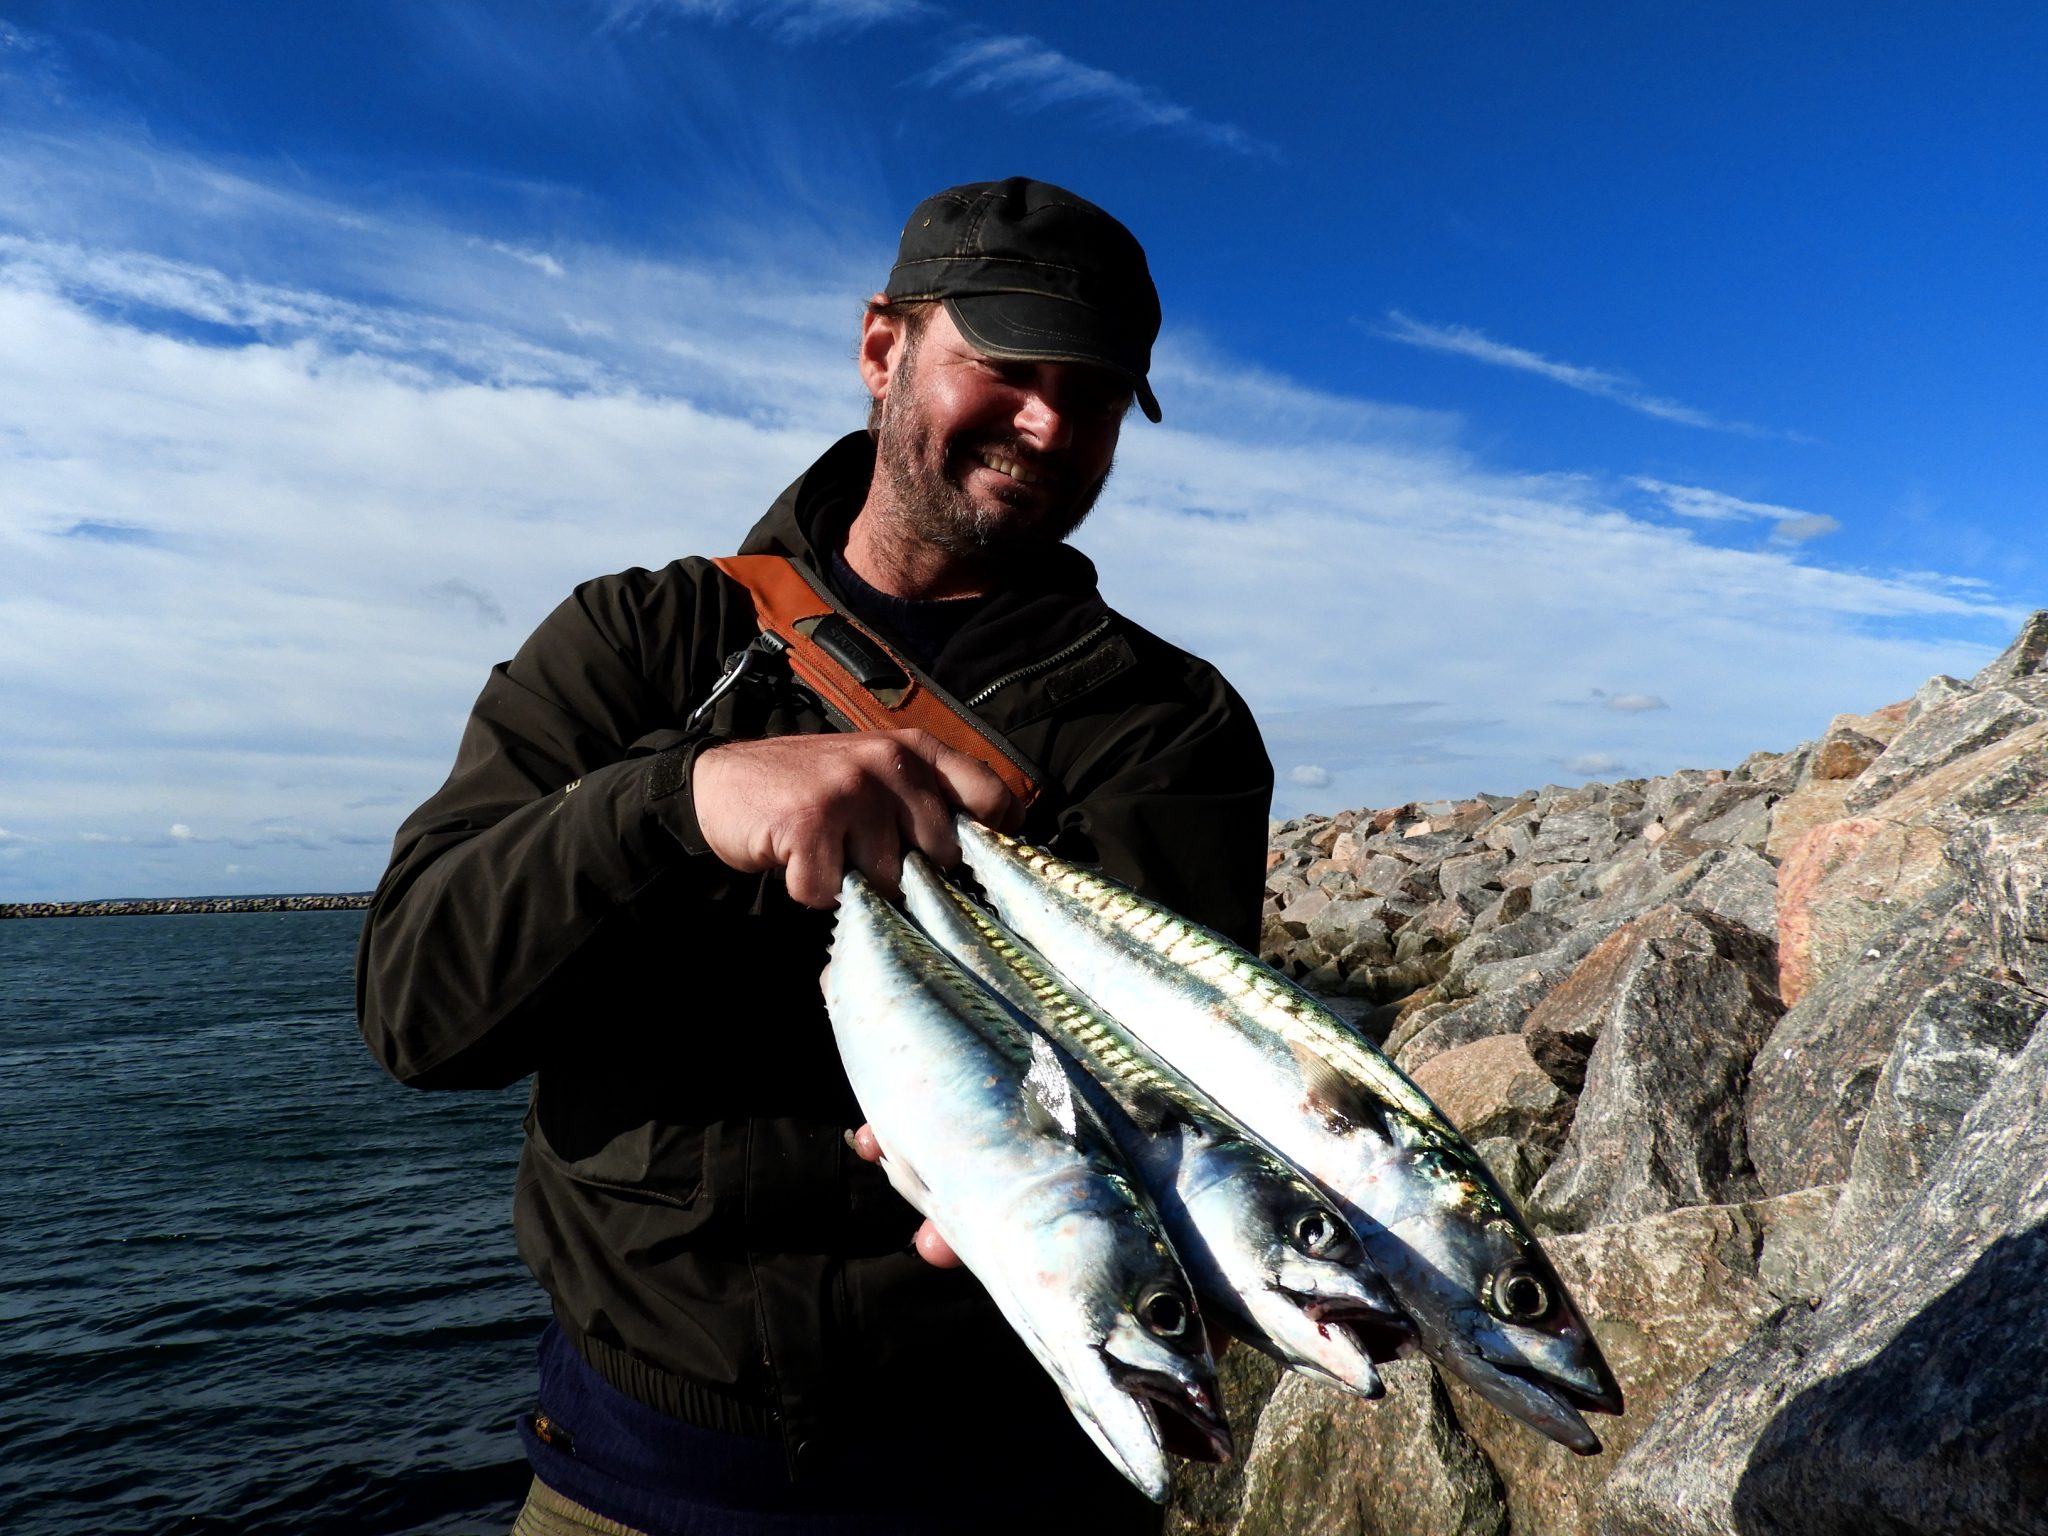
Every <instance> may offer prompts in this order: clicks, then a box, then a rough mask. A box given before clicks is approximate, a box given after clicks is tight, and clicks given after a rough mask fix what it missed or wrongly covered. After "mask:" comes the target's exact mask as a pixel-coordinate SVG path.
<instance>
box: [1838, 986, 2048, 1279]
mask: <svg viewBox="0 0 2048 1536" xmlns="http://www.w3.org/2000/svg"><path fill="white" fill-rule="evenodd" d="M2044 1006H2048V998H2043V997H2041V996H2039V995H2038V994H2036V993H2033V992H2029V991H2028V990H2027V989H2026V988H2025V987H2022V986H2019V985H2017V984H2015V983H2013V982H2010V981H2000V980H1994V979H1992V978H1990V977H1987V976H1980V975H1977V974H1975V973H1974V972H1970V971H1965V972H1963V973H1962V974H1960V975H1957V976H1953V977H1951V978H1950V979H1948V980H1947V981H1943V982H1939V983H1937V984H1936V985H1935V986H1933V987H1931V988H1929V989H1928V990H1927V991H1926V992H1925V993H1923V994H1921V995H1920V996H1919V997H1918V998H1917V999H1915V1000H1914V1003H1913V1011H1912V1012H1911V1013H1909V1014H1908V1015H1907V1016H1906V1019H1905V1022H1904V1023H1903V1024H1901V1025H1900V1026H1899V1032H1898V1036H1897V1038H1896V1039H1894V1040H1893V1042H1892V1051H1891V1055H1890V1057H1889V1058H1887V1060H1886V1062H1885V1065H1884V1070H1883V1071H1882V1072H1881V1073H1880V1074H1879V1076H1878V1080H1877V1087H1876V1089H1875V1091H1874V1093H1873V1094H1872V1096H1871V1101H1870V1108H1869V1111H1868V1113H1867V1114H1866V1115H1865V1117H1864V1121H1863V1128H1862V1129H1861V1130H1860V1131H1859V1132H1858V1133H1857V1136H1856V1151H1855V1155H1854V1156H1853V1157H1852V1159H1851V1160H1850V1164H1849V1182H1848V1184H1847V1185H1846V1186H1845V1187H1844V1188H1843V1191H1842V1199H1841V1203H1840V1204H1839V1205H1837V1206H1836V1208H1835V1218H1834V1225H1833V1228H1832V1230H1831V1232H1830V1234H1829V1235H1830V1238H1831V1240H1832V1241H1833V1242H1834V1244H1835V1246H1836V1248H1837V1249H1838V1250H1839V1251H1840V1252H1842V1253H1844V1254H1849V1253H1853V1252H1855V1251H1856V1250H1857V1249H1859V1248H1861V1247H1862V1246H1863V1245H1864V1244H1865V1243H1867V1242H1869V1241H1870V1240H1871V1239H1872V1238H1873V1237H1874V1236H1875V1235H1876V1233H1877V1231H1878V1230H1879V1229H1880V1228H1881V1227H1882V1226H1883V1225H1884V1224H1885V1223H1886V1222H1888V1221H1889V1220H1890V1219H1891V1218H1892V1217H1893V1216H1894V1215H1895V1214H1896V1213H1897V1212H1898V1210H1899V1208H1900V1207H1901V1206H1903V1205H1904V1204H1905V1203H1906V1202H1907V1200H1909V1199H1910V1198H1911V1197H1912V1195H1913V1192H1914V1191H1915V1190H1916V1189H1918V1188H1919V1187H1920V1184H1921V1182H1922V1181H1923V1180H1924V1179H1925V1178H1926V1177H1927V1175H1928V1172H1929V1171H1930V1170H1931V1169H1932V1168H1933V1166H1934V1164H1935V1162H1936V1161H1937V1159H1939V1157H1940V1156H1941V1154H1942V1153H1943V1152H1945V1151H1946V1150H1947V1149H1948V1144H1949V1142H1950V1140H1951V1139H1952V1138H1953V1137H1954V1135H1955V1131H1956V1127H1957V1126H1959V1125H1960V1124H1962V1121H1963V1117H1964V1116H1965V1115H1967V1114H1968V1113H1969V1112H1970V1110H1971V1109H1972V1108H1974V1107H1975V1105H1976V1103H1977V1100H1978V1099H1979V1098H1981V1097H1983V1094H1984V1090H1985V1089H1986V1088H1987V1087H1989V1086H1990V1084H1991V1082H1992V1080H1993V1079H1994V1078H1995V1077H1996V1076H1997V1075H1998V1072H1999V1069H2000V1068H2002V1067H2003V1066H2004V1065H2005V1064H2006V1062H2008V1061H2009V1060H2011V1058H2012V1057H2014V1056H2016V1055H2018V1054H2019V1052H2020V1049H2021V1048H2022V1047H2023V1046H2025V1044H2026V1043H2027V1039H2028V1037H2029V1036H2030V1035H2032V1034H2033V1032H2034V1024H2035V1021H2036V1020H2038V1019H2039V1018H2040V1016H2041V1011H2042V1009H2043V1007H2044Z"/></svg>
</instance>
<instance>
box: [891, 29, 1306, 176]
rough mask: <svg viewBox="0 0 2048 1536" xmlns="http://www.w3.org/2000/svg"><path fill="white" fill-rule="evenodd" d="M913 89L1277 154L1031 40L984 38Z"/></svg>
mask: <svg viewBox="0 0 2048 1536" xmlns="http://www.w3.org/2000/svg"><path fill="white" fill-rule="evenodd" d="M914 83H915V84H918V85H924V86H932V87H942V88H944V89H947V90H950V91H952V92H954V93H955V94H956V95H960V96H995V97H997V98H998V99H999V100H1001V101H1002V103H1003V104H1004V105H1005V106H1009V107H1011V108H1013V109H1016V110H1022V111H1049V110H1053V109H1056V108H1064V107H1073V106H1085V107H1093V108H1095V109H1096V110H1097V111H1099V112H1100V113H1101V114H1102V116H1103V118H1104V119H1105V120H1106V121H1108V122H1110V123H1114V124H1117V125H1119V126H1127V127H1136V128H1157V129H1163V130H1165V131H1167V132H1170V133H1177V134H1181V135H1183V136H1185V137H1189V138H1195V139H1200V140H1202V141H1203V142H1205V143H1209V144H1213V145H1216V146H1217V147H1219V148H1222V149H1227V150H1230V151H1232V152H1233V153H1235V154H1240V155H1266V156H1277V154H1278V151H1277V150H1275V149H1274V147H1273V146H1272V145H1270V144H1268V143H1266V142H1265V141H1264V140H1261V139H1257V138H1254V137H1252V135H1250V134H1248V133H1246V132H1245V131H1244V130H1243V129H1242V128H1238V127H1235V126H1233V125H1232V124H1230V123H1218V122H1211V121H1209V120H1208V119H1206V118H1201V117H1197V116H1196V115H1195V114H1194V112H1192V111H1191V110H1189V109H1188V108H1187V107H1184V106H1181V105H1180V104H1179V103H1177V102H1173V101H1169V100H1167V99H1166V98H1165V97H1163V96H1161V95H1160V94H1159V93H1158V92H1156V91H1154V90H1152V89H1150V88H1149V87H1146V86H1143V85H1140V84H1138V83H1137V82H1136V81H1134V80H1128V79H1126V78H1124V77H1123V76H1122V75H1116V74H1112V73H1110V72H1109V71H1108V70H1106V69H1097V68H1096V67H1095V66H1094V65H1092V64H1083V63H1081V62H1080V61H1079V60H1077V59H1072V58H1069V57H1068V56H1067V55H1066V54H1064V53H1061V52H1060V51H1059V50H1058V49H1056V48H1050V47H1047V46H1046V45H1045V44H1044V43H1042V42H1040V41H1039V40H1038V39H1037V38H1035V37H1020V36H1004V37H984V38H978V39H975V40H973V41H970V42H966V43H962V44H960V45H959V46H958V47H956V48H954V49H953V50H952V51H951V52H949V53H947V54H946V55H945V56H944V57H943V58H941V59H940V60H939V62H938V63H936V64H934V65H933V66H932V67H931V68H930V69H928V70H926V71H924V72H923V73H922V74H920V75H918V76H917V77H916V78H915V81H914Z"/></svg>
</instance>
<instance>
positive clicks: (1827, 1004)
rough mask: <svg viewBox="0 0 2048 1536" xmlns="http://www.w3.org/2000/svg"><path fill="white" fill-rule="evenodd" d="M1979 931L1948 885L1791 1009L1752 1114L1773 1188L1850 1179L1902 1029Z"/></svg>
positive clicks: (1770, 1051)
mask: <svg viewBox="0 0 2048 1536" xmlns="http://www.w3.org/2000/svg"><path fill="white" fill-rule="evenodd" d="M1980 933H1981V923H1980V921H1979V919H1978V914H1977V912H1976V910H1975V909H1974V908H1973V907H1972V906H1971V905H1970V904H1969V903H1968V902H1967V901H1966V900H1965V899H1964V894H1963V889H1962V886H1961V884H1960V882H1956V883H1952V884H1950V885H1946V886H1943V887H1941V888H1939V889H1937V890H1936V891H1934V892H1933V893H1931V894H1930V895H1929V896H1928V897H1927V898H1926V899H1925V900H1924V901H1922V903H1921V904H1920V905H1919V906H1918V907H1916V908H1914V909H1912V910H1911V911H1908V912H1906V913H1904V914H1902V915H1901V916H1900V917H1899V918H1898V919H1896V920H1895V921H1894V923H1893V924H1892V926H1891V927H1890V928H1889V929H1887V930H1886V931H1885V932H1884V933H1882V934H1879V935H1877V936H1876V937H1875V938H1873V939H1872V940H1870V943H1869V947H1868V948H1867V949H1866V950H1865V951H1864V952H1863V954H1861V955H1859V956H1858V957H1857V958H1856V960H1855V961H1854V962H1853V963H1852V964H1849V965H1847V966H1844V967H1842V968H1841V969H1839V970H1837V971H1836V972H1835V973H1834V974H1833V975H1832V976H1830V977H1828V978H1827V979H1826V980H1825V981H1823V982H1822V983H1821V984H1820V985H1819V986H1818V987H1816V988H1815V989H1814V990H1813V991H1811V992H1809V993H1808V994H1807V995H1806V996H1805V997H1803V998H1801V999H1800V1000H1799V1002H1798V1003H1797V1004H1795V1005H1794V1006H1793V1007H1792V1008H1790V1009H1788V1010H1787V1011H1786V1013H1785V1016H1784V1017H1783V1018H1782V1019H1780V1020H1779V1021H1778V1023H1777V1026H1776V1027H1775V1028H1774V1029H1773V1030H1772V1031H1771V1035H1770V1038H1769V1039H1768V1040H1766V1041H1765V1042H1764V1045H1763V1048H1762V1049H1761V1050H1759V1051H1758V1052H1757V1053H1756V1059H1755V1061H1754V1063H1753V1064H1752V1066H1751V1069H1750V1077H1749V1088H1748V1092H1747V1103H1746V1109H1745V1118H1746V1120H1747V1123H1748V1128H1749V1129H1748V1146H1749V1155H1750V1159H1751V1161H1752V1162H1753V1164H1754V1165H1755V1167H1756V1170H1757V1173H1758V1175H1759V1176H1760V1177H1761V1178H1762V1179H1763V1184H1764V1188H1765V1190H1767V1191H1768V1192H1770V1193H1771V1194H1786V1193H1789V1192H1790V1191H1792V1190H1795V1189H1805V1188H1807V1187H1808V1186H1810V1185H1814V1184H1839V1183H1841V1182H1842V1181H1843V1180H1845V1179H1847V1178H1848V1177H1849V1164H1850V1160H1851V1159H1852V1158H1853V1157H1854V1155H1855V1151H1856V1138H1857V1136H1858V1135H1859V1134H1860V1133H1861V1132H1862V1129H1863V1117H1864V1115H1865V1114H1866V1113H1867V1112H1868V1110H1869V1108H1870V1098H1871V1095H1872V1093H1874V1092H1875V1091H1876V1088H1877V1080H1878V1077H1879V1075H1880V1074H1881V1073H1882V1072H1883V1071H1884V1065H1885V1062H1886V1060H1887V1059H1888V1058H1889V1057H1890V1055H1891V1052H1892V1044H1893V1042H1894V1041H1895V1040H1897V1038H1898V1034H1899V1029H1900V1027H1901V1026H1902V1025H1903V1024H1904V1023H1905V1021H1906V1018H1907V1016H1908V1015H1909V1014H1910V1013H1911V1012H1912V1011H1913V1007H1914V1004H1915V1002H1916V1001H1917V1000H1918V999H1919V998H1921V997H1923V996H1925V995H1926V994H1927V993H1928V992H1929V991H1930V990H1931V989H1933V988H1934V987H1936V986H1938V985H1940V984H1941V983H1942V982H1944V981H1946V980H1948V979H1949V978H1950V977H1952V976H1954V975H1956V974H1957V973H1958V972H1960V971H1962V970H1963V969H1964V968H1965V967H1966V966H1968V965H1969V964H1971V963H1972V956H1973V955H1974V954H1975V952H1976V951H1977V949H1978V948H1979V946H1980V943H1981V938H1980ZM1538 1059H1539V1060H1540V1059H1541V1055H1540V1053H1539V1056H1538Z"/></svg>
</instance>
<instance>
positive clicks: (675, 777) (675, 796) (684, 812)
mask: <svg viewBox="0 0 2048 1536" xmlns="http://www.w3.org/2000/svg"><path fill="white" fill-rule="evenodd" d="M726 739H727V738H725V737H723V736H711V735H704V736H692V737H689V738H687V739H686V740H684V741H681V742H679V743H678V744H677V745H675V746H672V747H668V748H665V749H664V750H662V751H660V752H657V753H655V754H654V755H653V756H652V757H650V758H649V759H648V760H647V767H646V769H645V771H644V778H643V781H642V782H643V783H644V784H645V786H646V794H647V804H648V806H649V808H650V809H651V810H652V811H653V812H654V816H655V819H656V820H657V821H659V822H660V823H661V825H662V827H663V828H664V829H665V830H666V831H667V832H668V833H669V835H670V836H672V837H673V838H675V840H676V841H677V842H678V843H680V844H681V845H682V849H683V851H684V852H685V853H689V854H706V853H709V852H710V851H711V847H710V845H709V844H708V843H706V842H705V841H704V830H703V828H702V827H700V826H699V825H698V824H697V804H696V800H695V799H694V798H693V796H692V795H691V792H690V779H691V775H692V773H693V771H694V770H695V768H696V766H697V759H698V758H699V757H700V756H702V755H703V753H704V752H705V750H706V749H707V748H710V747H716V746H720V745H722V744H723V743H724V742H725V741H726Z"/></svg>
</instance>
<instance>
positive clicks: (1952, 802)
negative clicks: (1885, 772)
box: [1867, 719, 2048, 832]
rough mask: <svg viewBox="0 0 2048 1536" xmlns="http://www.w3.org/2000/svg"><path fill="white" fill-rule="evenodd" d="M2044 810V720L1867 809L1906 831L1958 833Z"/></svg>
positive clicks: (2047, 743) (2047, 786) (2047, 771)
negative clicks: (2007, 814) (1985, 820)
mask: <svg viewBox="0 0 2048 1536" xmlns="http://www.w3.org/2000/svg"><path fill="white" fill-rule="evenodd" d="M2044 808H2048V719H2044V720H2037V721H2035V722H2034V723H2033V724H2032V725H2027V726H2022V727H2021V728H2020V729H2019V730H2017V731H2015V732H2013V733H2012V734H2011V735H2010V736H2006V737H2003V738H2001V739H2000V740H1998V741H1994V742H1992V743H1991V744H1990V745H1989V746H1986V747H1980V748H1978V749H1977V750H1976V751H1975V752H1971V753H1969V754H1967V755H1966V756H1963V757H1959V758H1957V759H1956V760H1955V761H1953V762H1950V763H1945V764H1943V765H1942V766H1941V767H1939V768H1936V769H1934V770H1932V771H1931V772H1929V773H1925V774H1922V775H1920V776H1919V777H1917V778H1915V779H1914V780H1912V782H1910V783H1908V784H1907V785H1905V786H1904V787H1903V788H1901V789H1899V790H1897V791H1895V792H1893V793H1892V794H1890V795H1888V796H1886V797H1885V798H1884V799H1882V800H1880V801H1878V802H1876V803H1875V804H1873V805H1871V806H1870V807H1869V808H1868V811H1867V814H1868V815H1871V816H1875V817H1881V818H1883V819H1884V820H1887V821H1896V822H1901V823H1905V824H1907V825H1923V826H1931V827H1939V828H1940V829H1941V830H1942V831H1943V832H1960V831H1962V830H1963V829H1964V828H1965V827H1967V826H1968V825H1969V824H1970V823H1971V822H1973V821H1976V820H1978V819H1979V818H1981V817H1985V816H1990V815H1993V814H1995V813H1997V812H1999V811H2007V810H2019V809H2033V810H2041V809H2044Z"/></svg>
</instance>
